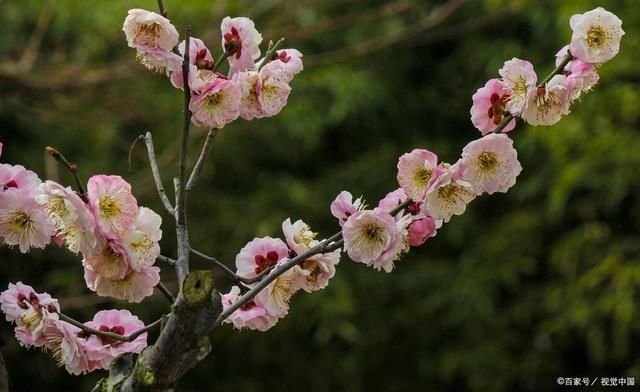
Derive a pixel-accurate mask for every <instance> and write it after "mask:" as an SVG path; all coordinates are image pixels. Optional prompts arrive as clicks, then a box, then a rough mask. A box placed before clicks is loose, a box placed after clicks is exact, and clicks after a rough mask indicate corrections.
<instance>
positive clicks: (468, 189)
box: [422, 165, 476, 223]
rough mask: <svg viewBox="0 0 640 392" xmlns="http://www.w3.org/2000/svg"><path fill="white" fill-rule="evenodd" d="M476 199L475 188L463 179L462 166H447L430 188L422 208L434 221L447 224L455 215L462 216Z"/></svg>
mask: <svg viewBox="0 0 640 392" xmlns="http://www.w3.org/2000/svg"><path fill="white" fill-rule="evenodd" d="M475 197H476V194H475V192H474V189H473V186H472V185H471V184H470V183H469V182H467V181H464V180H462V179H461V176H460V166H458V165H454V166H445V168H444V170H443V171H442V173H441V174H440V176H439V177H438V179H437V180H436V181H435V182H434V183H433V184H432V185H431V187H430V188H429V191H428V192H427V197H426V201H425V203H424V204H423V206H422V207H423V209H426V212H427V213H428V215H429V216H431V217H432V218H433V219H436V220H439V219H442V220H443V221H444V222H445V223H446V222H449V220H450V219H451V217H452V216H453V215H462V214H463V213H464V211H465V210H466V209H467V204H469V203H470V202H471V201H472V200H473V199H475Z"/></svg>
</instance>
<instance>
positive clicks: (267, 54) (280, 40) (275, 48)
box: [258, 38, 284, 71]
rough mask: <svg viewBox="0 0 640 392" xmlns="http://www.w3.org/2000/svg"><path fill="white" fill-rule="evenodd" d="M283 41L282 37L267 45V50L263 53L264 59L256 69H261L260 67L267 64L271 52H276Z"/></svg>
mask: <svg viewBox="0 0 640 392" xmlns="http://www.w3.org/2000/svg"><path fill="white" fill-rule="evenodd" d="M283 43H284V38H280V39H279V40H278V42H276V43H275V44H274V45H273V46H271V47H269V50H267V53H265V55H264V59H263V60H262V63H261V64H260V67H258V71H259V70H261V69H262V67H264V66H265V65H267V63H269V62H271V60H272V59H273V54H274V53H275V52H276V50H278V49H279V48H280V47H281V46H282V44H283Z"/></svg>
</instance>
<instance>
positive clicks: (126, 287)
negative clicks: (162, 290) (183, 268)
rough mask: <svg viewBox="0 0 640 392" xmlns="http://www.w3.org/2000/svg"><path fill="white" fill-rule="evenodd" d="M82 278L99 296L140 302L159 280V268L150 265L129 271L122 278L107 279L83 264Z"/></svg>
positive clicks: (148, 294) (151, 292)
mask: <svg viewBox="0 0 640 392" xmlns="http://www.w3.org/2000/svg"><path fill="white" fill-rule="evenodd" d="M84 280H85V283H86V284H87V287H88V288H89V289H90V290H92V291H95V292H96V294H98V295H99V296H101V297H113V298H117V299H122V300H125V301H129V302H140V301H142V300H143V299H144V298H146V297H148V296H150V295H151V294H153V288H154V287H155V286H156V285H157V284H158V282H160V268H158V267H156V266H151V267H147V268H144V269H142V270H140V271H130V272H129V273H128V274H127V275H126V276H125V277H124V278H122V279H109V278H106V277H104V276H102V275H100V274H98V273H97V272H96V271H94V270H93V269H92V268H91V266H88V265H85V266H84Z"/></svg>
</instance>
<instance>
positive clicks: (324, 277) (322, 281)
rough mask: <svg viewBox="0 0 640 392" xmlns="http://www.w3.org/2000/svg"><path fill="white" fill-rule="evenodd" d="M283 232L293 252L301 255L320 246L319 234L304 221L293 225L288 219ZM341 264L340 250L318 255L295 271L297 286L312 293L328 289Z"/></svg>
mask: <svg viewBox="0 0 640 392" xmlns="http://www.w3.org/2000/svg"><path fill="white" fill-rule="evenodd" d="M282 231H283V232H284V236H285V239H286V241H287V244H288V245H289V247H290V248H291V250H292V251H293V252H294V253H295V254H296V255H300V254H302V253H304V252H306V251H307V250H309V249H311V248H313V247H314V246H316V245H318V244H319V243H320V241H318V240H316V239H315V238H316V236H317V233H314V232H312V231H311V229H310V228H309V226H308V225H307V224H306V223H304V222H303V221H302V220H297V221H296V222H295V223H293V224H292V223H291V219H289V218H287V219H286V220H285V221H284V222H282ZM339 262H340V250H339V249H337V250H335V251H333V252H329V253H322V254H317V255H314V256H312V257H309V258H307V259H306V260H304V261H303V262H302V263H300V264H299V265H297V266H295V267H294V268H293V270H294V271H295V272H296V273H297V274H298V279H297V282H296V283H295V285H296V286H297V287H298V288H300V289H303V290H304V291H306V292H308V293H311V292H314V291H317V290H320V289H323V288H325V287H327V285H328V284H329V280H330V279H331V278H333V276H334V275H335V273H336V265H337V264H338V263H339Z"/></svg>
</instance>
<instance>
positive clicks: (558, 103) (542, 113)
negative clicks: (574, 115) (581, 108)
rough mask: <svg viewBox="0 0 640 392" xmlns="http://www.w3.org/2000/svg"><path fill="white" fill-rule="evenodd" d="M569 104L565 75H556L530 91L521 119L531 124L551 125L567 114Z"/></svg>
mask: <svg viewBox="0 0 640 392" xmlns="http://www.w3.org/2000/svg"><path fill="white" fill-rule="evenodd" d="M570 104H571V101H570V97H569V85H568V83H567V77H566V76H564V75H556V76H554V77H553V78H551V80H550V81H549V82H548V83H546V84H545V85H544V86H541V87H538V88H536V89H535V90H533V91H531V93H530V94H529V96H528V97H527V104H526V108H525V110H524V112H522V119H523V120H524V121H526V122H527V123H528V124H531V125H553V124H555V123H557V122H558V121H560V118H561V117H562V116H563V115H565V114H569V105H570Z"/></svg>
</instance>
